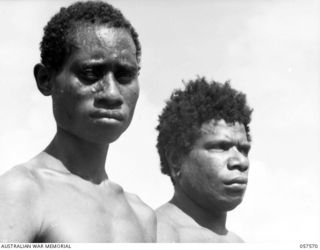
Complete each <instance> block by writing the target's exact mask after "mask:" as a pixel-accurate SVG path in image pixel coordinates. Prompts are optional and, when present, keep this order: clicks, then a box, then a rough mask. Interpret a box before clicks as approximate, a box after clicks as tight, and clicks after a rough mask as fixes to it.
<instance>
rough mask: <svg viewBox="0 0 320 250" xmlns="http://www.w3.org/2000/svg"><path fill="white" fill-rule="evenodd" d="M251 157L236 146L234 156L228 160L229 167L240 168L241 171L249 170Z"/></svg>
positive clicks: (232, 168) (233, 151)
mask: <svg viewBox="0 0 320 250" xmlns="http://www.w3.org/2000/svg"><path fill="white" fill-rule="evenodd" d="M248 168H249V159H248V157H247V156H245V155H243V154H242V153H241V152H239V151H238V150H237V149H236V148H235V147H234V148H233V149H232V156H231V157H230V158H229V160H228V169H229V170H234V169H238V170H239V171H241V172H244V171H246V170H248Z"/></svg>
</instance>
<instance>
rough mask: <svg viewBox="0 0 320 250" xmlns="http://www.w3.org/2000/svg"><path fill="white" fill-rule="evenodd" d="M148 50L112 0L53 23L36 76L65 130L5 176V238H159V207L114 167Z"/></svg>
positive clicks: (1, 212)
mask: <svg viewBox="0 0 320 250" xmlns="http://www.w3.org/2000/svg"><path fill="white" fill-rule="evenodd" d="M140 54H141V49H140V43H139V40H138V35H137V33H136V31H135V30H134V28H133V27H132V25H131V24H130V22H129V21H128V20H126V19H125V17H124V16H123V15H122V13H121V12H120V11H119V10H117V9H115V8H114V7H113V6H111V5H109V4H107V3H105V2H99V1H88V2H77V3H74V4H72V5H70V6H69V7H67V8H61V9H60V11H59V13H57V14H56V15H55V16H53V17H52V19H51V20H50V21H49V22H48V24H47V26H46V27H45V29H44V36H43V39H42V42H41V63H39V64H37V65H36V66H35V67H34V76H35V79H36V82H37V86H38V89H39V90H40V92H41V93H42V94H43V95H45V96H51V98H52V106H53V114H54V118H55V120H56V123H57V132H56V134H55V136H54V138H53V140H52V141H51V143H50V144H49V145H48V146H47V147H46V148H45V150H44V151H42V152H40V154H38V155H37V156H35V157H34V158H33V159H31V160H30V161H28V162H26V163H23V164H20V165H18V166H16V167H14V168H12V169H11V170H9V171H8V172H7V173H5V174H4V175H2V176H1V177H0V242H153V241H155V238H156V217H155V214H154V212H153V210H152V209H151V208H149V207H148V206H146V205H145V204H144V203H143V202H142V201H141V200H140V199H139V198H138V197H137V196H135V195H133V194H129V193H127V192H124V190H123V189H122V188H121V186H119V185H118V184H116V183H113V182H111V181H110V180H109V179H108V175H107V173H106V170H105V161H106V156H107V152H108V148H109V144H110V143H112V142H114V141H115V140H117V139H118V137H119V136H121V134H122V133H123V132H124V131H125V130H126V129H127V127H128V126H129V124H130V122H131V119H132V116H133V113H134V109H135V105H136V102H137V99H138V96H139V83H138V74H139V68H140V66H139V64H140Z"/></svg>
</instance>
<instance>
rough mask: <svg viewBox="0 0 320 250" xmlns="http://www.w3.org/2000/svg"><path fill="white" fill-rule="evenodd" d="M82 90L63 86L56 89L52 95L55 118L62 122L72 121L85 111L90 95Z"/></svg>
mask: <svg viewBox="0 0 320 250" xmlns="http://www.w3.org/2000/svg"><path fill="white" fill-rule="evenodd" d="M87 92H88V91H86V90H85V89H83V88H75V87H74V86H70V85H65V86H63V87H61V88H59V89H56V90H55V91H54V93H53V95H52V100H53V109H54V112H55V116H56V117H59V118H60V119H63V120H68V121H70V120H72V119H74V118H75V117H76V116H77V115H79V114H80V113H81V112H82V111H84V110H85V109H86V106H87V105H86V103H87V102H88V99H90V95H89V94H88V93H87Z"/></svg>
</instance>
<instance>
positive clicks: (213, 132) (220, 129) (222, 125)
mask: <svg viewBox="0 0 320 250" xmlns="http://www.w3.org/2000/svg"><path fill="white" fill-rule="evenodd" d="M200 132H201V135H202V136H208V135H209V136H210V137H212V138H217V139H228V140H234V141H247V133H246V130H245V126H244V124H242V123H239V122H235V123H226V122H225V120H215V119H211V120H210V121H208V122H205V123H203V124H202V125H201V127H200Z"/></svg>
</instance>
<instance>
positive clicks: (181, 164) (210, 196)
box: [156, 77, 252, 242]
mask: <svg viewBox="0 0 320 250" xmlns="http://www.w3.org/2000/svg"><path fill="white" fill-rule="evenodd" d="M251 113H252V110H251V108H250V107H249V106H248V105H247V102H246V96H245V95H244V94H243V93H241V92H239V91H237V90H235V89H233V88H231V86H230V83H229V82H226V83H225V84H221V83H218V82H215V81H211V82H210V81H207V80H206V79H205V78H204V77H198V78H197V79H195V80H191V81H189V82H188V83H187V84H186V88H185V90H176V91H174V92H173V94H172V95H171V98H170V100H169V101H168V102H167V104H166V107H165V108H164V109H163V111H162V113H161V115H160V116H159V125H158V126H157V130H158V131H159V135H158V143H157V148H158V152H159V155H160V161H161V171H162V173H164V174H166V175H169V176H170V178H171V180H172V183H173V185H174V196H173V198H172V199H171V200H170V201H169V202H168V203H166V204H164V205H163V206H161V207H160V208H158V209H157V210H156V213H157V218H158V233H157V239H158V241H159V242H242V239H241V238H240V237H239V236H237V235H236V234H234V233H232V232H229V231H228V230H227V228H226V219H227V212H228V211H230V210H232V209H234V208H235V207H236V206H238V205H239V204H240V203H241V201H242V198H243V195H244V192H245V189H246V185H247V180H248V169H249V160H248V153H249V150H250V141H251V138H250V134H249V123H250V120H251Z"/></svg>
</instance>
